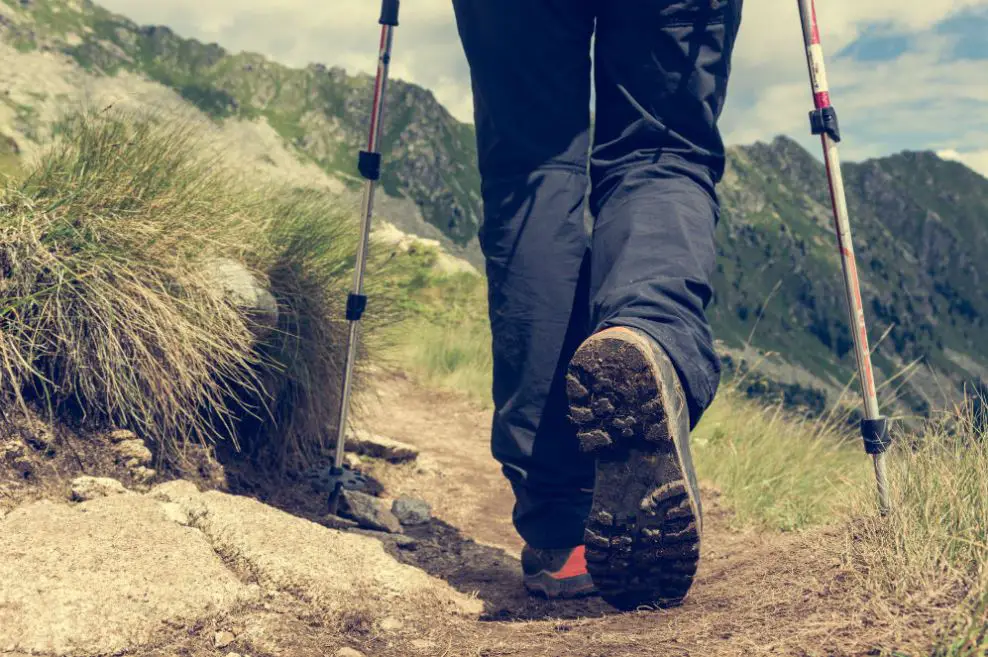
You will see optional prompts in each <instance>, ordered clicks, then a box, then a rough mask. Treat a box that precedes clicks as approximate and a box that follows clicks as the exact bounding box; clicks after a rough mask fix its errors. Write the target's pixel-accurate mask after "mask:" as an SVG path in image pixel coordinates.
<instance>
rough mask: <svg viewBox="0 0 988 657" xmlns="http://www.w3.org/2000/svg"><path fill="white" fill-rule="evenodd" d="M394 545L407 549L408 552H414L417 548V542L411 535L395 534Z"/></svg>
mask: <svg viewBox="0 0 988 657" xmlns="http://www.w3.org/2000/svg"><path fill="white" fill-rule="evenodd" d="M395 545H397V546H398V547H399V549H402V550H408V551H409V552H414V551H415V550H417V549H419V542H418V541H416V540H415V539H414V538H412V537H411V536H403V535H400V536H396V537H395Z"/></svg>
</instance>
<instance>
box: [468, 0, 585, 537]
mask: <svg viewBox="0 0 988 657" xmlns="http://www.w3.org/2000/svg"><path fill="white" fill-rule="evenodd" d="M453 5H454V8H455V10H456V19H457V26H458V29H459V33H460V37H461V41H462V44H463V47H464V52H465V53H466V57H467V61H468V63H469V66H470V73H471V77H472V83H473V92H474V104H475V123H476V129H477V146H478V157H479V162H478V163H479V167H480V173H481V178H482V192H483V206H484V220H483V225H482V226H481V229H480V242H481V247H482V249H483V252H484V255H485V257H486V269H487V276H488V282H489V303H490V320H491V330H492V333H493V356H494V385H493V400H494V405H495V411H494V418H493V430H492V451H493V454H494V456H495V457H496V458H497V459H498V461H500V462H501V463H502V464H503V468H504V472H505V475H506V476H507V477H508V479H509V480H510V482H511V484H512V486H513V488H514V491H515V495H516V502H517V503H516V506H515V512H514V521H515V526H516V528H517V530H518V532H519V533H520V535H521V536H522V538H524V539H525V541H526V542H527V543H528V544H529V545H530V546H532V547H535V548H545V549H551V548H572V547H575V546H577V545H579V544H580V543H581V542H582V540H583V530H584V524H585V521H586V514H587V511H588V510H589V505H590V495H589V492H588V490H587V489H590V488H592V486H593V463H592V461H591V460H589V458H588V457H587V456H586V455H582V454H580V453H579V451H578V449H577V443H576V438H575V434H574V432H573V429H572V427H571V426H570V425H569V424H568V422H567V421H566V410H565V409H566V399H565V385H564V376H565V368H566V365H567V363H568V361H569V359H570V356H571V355H572V354H573V352H574V351H575V349H576V347H577V346H579V344H580V342H581V341H582V340H583V339H584V338H585V337H586V336H587V335H588V329H589V325H588V317H587V311H586V306H587V299H588V291H587V289H585V288H586V286H587V282H588V281H587V276H586V270H587V264H588V263H589V259H588V257H587V250H588V246H589V237H588V234H587V231H586V228H585V225H584V196H585V193H586V188H587V176H586V168H587V151H588V148H589V134H588V131H589V119H590V117H589V104H590V43H591V35H592V32H593V23H594V20H593V13H592V10H591V8H589V6H588V5H589V2H588V0H454V2H453ZM581 273H582V275H581ZM578 288H583V289H578Z"/></svg>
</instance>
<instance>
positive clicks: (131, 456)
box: [113, 440, 152, 468]
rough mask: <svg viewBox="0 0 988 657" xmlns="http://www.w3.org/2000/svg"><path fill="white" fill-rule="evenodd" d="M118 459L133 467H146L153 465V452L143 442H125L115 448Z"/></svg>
mask: <svg viewBox="0 0 988 657" xmlns="http://www.w3.org/2000/svg"><path fill="white" fill-rule="evenodd" d="M113 450H114V451H115V452H116V453H117V457H118V458H119V459H120V460H121V461H123V462H124V463H126V464H127V465H128V466H131V467H134V468H136V467H138V466H142V465H143V466H146V465H148V464H149V463H151V458H152V454H151V450H149V449H148V448H147V445H145V444H144V441H143V440H125V441H123V442H122V443H117V444H116V445H114V446H113Z"/></svg>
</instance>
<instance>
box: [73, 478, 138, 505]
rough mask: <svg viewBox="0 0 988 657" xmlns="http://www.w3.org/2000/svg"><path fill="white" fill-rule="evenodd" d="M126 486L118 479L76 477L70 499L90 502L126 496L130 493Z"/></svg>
mask: <svg viewBox="0 0 988 657" xmlns="http://www.w3.org/2000/svg"><path fill="white" fill-rule="evenodd" d="M129 492H130V491H128V490H127V489H126V488H124V485H123V484H121V483H120V482H119V481H117V480H116V479H109V478H107V477H76V478H75V479H73V480H72V484H71V491H70V493H69V497H70V499H71V500H72V501H74V502H88V501H89V500H95V499H99V498H101V497H110V496H111V495H125V494H127V493H129Z"/></svg>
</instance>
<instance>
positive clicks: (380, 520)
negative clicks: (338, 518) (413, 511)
mask: <svg viewBox="0 0 988 657" xmlns="http://www.w3.org/2000/svg"><path fill="white" fill-rule="evenodd" d="M340 512H341V513H343V514H344V515H345V516H347V517H349V518H352V519H354V520H356V521H357V524H359V525H360V526H361V527H365V528H367V529H375V530H377V531H384V532H389V533H391V534H400V533H401V532H402V529H401V523H400V522H398V519H397V518H395V516H394V514H393V513H391V511H390V510H388V508H387V506H385V504H384V502H383V501H381V500H379V499H378V498H376V497H371V496H370V495H366V494H364V493H358V492H357V491H352V490H346V489H344V490H343V494H342V495H341V499H340Z"/></svg>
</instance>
